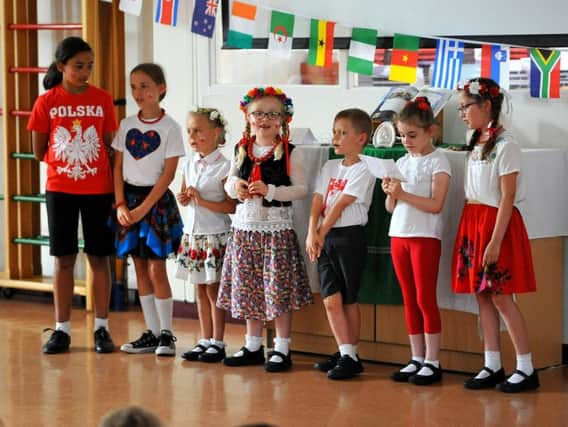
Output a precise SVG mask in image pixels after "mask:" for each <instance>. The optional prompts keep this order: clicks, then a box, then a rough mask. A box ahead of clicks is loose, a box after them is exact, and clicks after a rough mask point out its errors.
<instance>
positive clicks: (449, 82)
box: [432, 40, 464, 90]
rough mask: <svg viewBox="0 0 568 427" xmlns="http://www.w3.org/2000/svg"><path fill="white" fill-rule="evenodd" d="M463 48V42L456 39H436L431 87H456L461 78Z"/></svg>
mask: <svg viewBox="0 0 568 427" xmlns="http://www.w3.org/2000/svg"><path fill="white" fill-rule="evenodd" d="M463 48H464V45H463V42H460V41H457V40H438V42H437V43H436V60H435V62H434V72H433V75H432V87H438V88H442V89H451V90H453V89H456V87H457V85H458V82H459V81H460V78H461V69H462V62H463Z"/></svg>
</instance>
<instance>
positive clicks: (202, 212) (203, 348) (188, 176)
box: [176, 108, 235, 363]
mask: <svg viewBox="0 0 568 427" xmlns="http://www.w3.org/2000/svg"><path fill="white" fill-rule="evenodd" d="M226 126H227V123H226V121H225V119H224V117H223V116H222V115H221V113H220V112H219V111H218V110H217V109H215V108H195V109H193V110H192V111H190V112H189V115H188V118H187V136H188V140H189V145H190V146H191V149H192V150H193V152H194V155H193V156H192V157H191V160H189V161H187V162H185V164H184V165H183V166H182V184H181V191H180V192H179V193H178V194H177V200H178V202H179V203H180V204H181V205H182V206H187V210H186V214H185V217H184V235H183V237H182V241H181V245H180V247H179V250H178V258H177V263H178V269H177V273H176V277H177V278H178V279H182V280H189V283H192V284H194V285H196V294H197V309H198V313H199V326H200V329H201V338H200V339H199V341H198V342H197V344H196V345H195V346H194V347H193V348H192V349H191V350H189V351H186V352H185V353H183V354H182V356H181V357H182V358H184V359H186V360H199V361H201V362H209V363H214V362H219V361H221V360H223V359H224V357H225V343H224V342H223V335H224V333H225V311H224V310H221V309H220V308H217V307H216V306H215V302H216V301H217V293H218V290H219V279H220V275H221V267H222V265H223V256H224V254H225V247H226V245H227V237H228V234H229V228H230V226H231V218H230V217H229V214H230V213H233V212H235V203H234V201H233V200H232V199H231V198H230V197H229V196H227V194H226V193H225V190H224V189H223V186H224V184H225V181H226V180H227V175H228V173H229V168H230V162H229V161H228V160H227V159H226V158H225V156H223V154H222V153H221V152H220V151H219V146H220V145H223V144H224V143H225V132H226V130H227V129H226Z"/></svg>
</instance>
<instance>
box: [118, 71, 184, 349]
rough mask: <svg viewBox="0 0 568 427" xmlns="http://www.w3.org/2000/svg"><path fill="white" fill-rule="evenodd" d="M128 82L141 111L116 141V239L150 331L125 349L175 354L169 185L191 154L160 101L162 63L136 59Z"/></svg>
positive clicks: (175, 231)
mask: <svg viewBox="0 0 568 427" xmlns="http://www.w3.org/2000/svg"><path fill="white" fill-rule="evenodd" d="M130 88H131V91H132V97H133V98H134V100H135V101H136V104H137V105H138V107H139V108H140V110H139V111H138V113H137V114H135V115H132V116H130V117H127V118H125V119H124V120H122V121H121V122H120V128H119V130H118V134H117V135H116V137H115V139H114V141H113V143H112V147H113V148H114V149H115V160H114V197H115V200H116V203H115V208H116V217H115V223H114V226H115V229H116V238H115V245H116V251H117V255H118V256H119V257H127V256H129V255H130V256H131V257H132V259H133V260H134V267H135V269H136V281H137V285H138V294H139V296H140V305H141V306H142V313H143V314H144V320H145V322H146V331H145V332H143V333H142V335H141V336H140V337H139V338H137V339H135V340H134V341H131V342H129V343H126V344H123V345H122V347H120V349H121V350H122V351H124V352H126V353H131V354H140V353H152V352H154V353H155V354H156V355H157V356H174V355H175V353H176V346H175V341H176V337H175V336H174V335H173V329H172V323H173V322H172V317H173V299H172V290H171V288H170V282H169V280H168V274H167V271H166V259H167V258H168V257H169V256H171V255H173V254H175V252H176V251H177V249H178V247H179V243H180V240H181V236H182V234H183V223H182V220H181V216H180V214H179V210H178V206H177V203H176V199H175V196H174V194H173V193H172V192H171V191H170V190H169V188H168V187H169V185H170V183H171V182H172V180H173V179H174V176H175V172H176V169H177V164H178V159H179V158H180V157H182V156H184V155H185V151H184V148H183V138H182V134H181V127H180V126H179V124H178V123H177V122H175V121H174V119H173V118H172V117H171V116H170V115H168V114H166V111H165V110H164V109H163V108H161V107H160V101H161V100H162V99H164V97H165V96H166V89H167V87H166V78H165V75H164V71H163V69H162V67H160V66H159V65H158V64H153V63H143V64H138V65H137V66H135V67H134V68H133V69H132V71H131V72H130Z"/></svg>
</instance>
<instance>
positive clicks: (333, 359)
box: [314, 352, 341, 372]
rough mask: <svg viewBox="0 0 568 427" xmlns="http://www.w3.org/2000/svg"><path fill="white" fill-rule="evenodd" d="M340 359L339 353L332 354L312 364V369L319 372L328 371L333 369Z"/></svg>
mask: <svg viewBox="0 0 568 427" xmlns="http://www.w3.org/2000/svg"><path fill="white" fill-rule="evenodd" d="M340 357H341V354H339V352H337V353H334V354H332V355H331V356H329V357H328V358H327V359H325V360H321V361H319V362H317V363H315V364H314V368H315V369H317V370H318V371H321V372H327V371H329V370H330V369H333V368H334V367H335V365H337V361H338V360H339V358H340Z"/></svg>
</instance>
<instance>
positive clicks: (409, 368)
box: [400, 356, 424, 373]
mask: <svg viewBox="0 0 568 427" xmlns="http://www.w3.org/2000/svg"><path fill="white" fill-rule="evenodd" d="M412 360H414V361H415V362H418V363H420V364H421V365H422V364H423V363H424V358H423V357H420V356H412ZM416 371H418V369H417V368H416V366H414V365H413V364H412V363H409V364H408V365H406V366H405V367H404V368H402V369H401V370H400V372H404V373H407V372H416Z"/></svg>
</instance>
